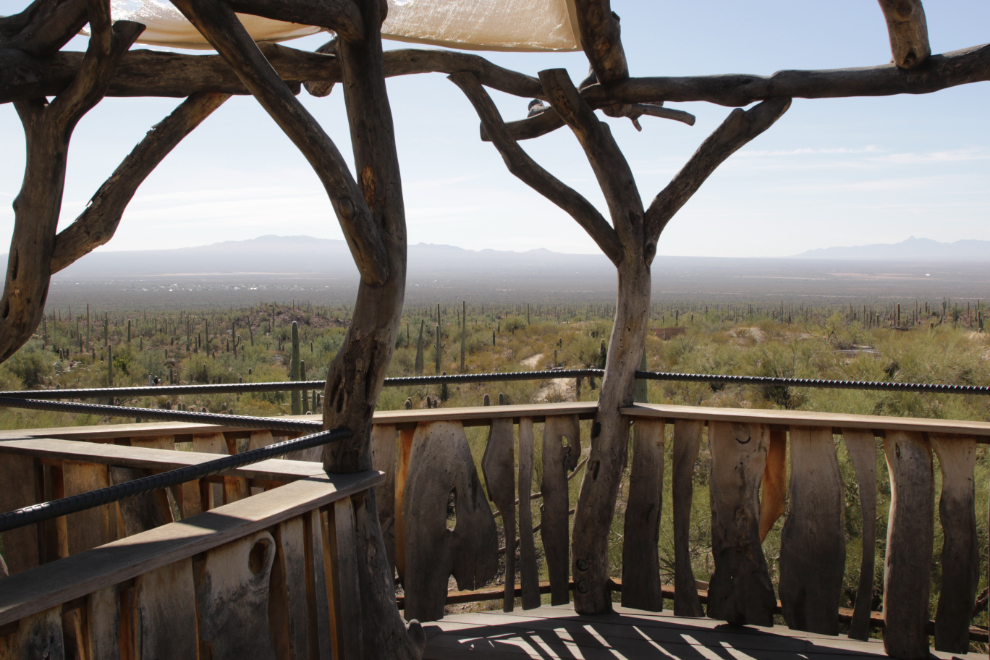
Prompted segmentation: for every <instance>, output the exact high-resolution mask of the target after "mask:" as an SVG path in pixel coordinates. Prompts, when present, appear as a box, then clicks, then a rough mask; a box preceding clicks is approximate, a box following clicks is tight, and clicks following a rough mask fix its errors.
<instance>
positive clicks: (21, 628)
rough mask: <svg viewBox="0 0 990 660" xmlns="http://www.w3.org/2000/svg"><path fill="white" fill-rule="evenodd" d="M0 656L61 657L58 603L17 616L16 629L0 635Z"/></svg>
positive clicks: (12, 658) (58, 659)
mask: <svg viewBox="0 0 990 660" xmlns="http://www.w3.org/2000/svg"><path fill="white" fill-rule="evenodd" d="M0 658H4V660H6V659H7V658H10V660H15V659H16V660H22V659H23V660H29V659H30V660H33V659H34V658H46V659H50V660H63V658H65V651H64V646H63V641H62V606H61V605H59V606H57V607H53V608H51V609H48V610H44V611H42V612H38V613H37V614H32V615H30V616H27V617H24V618H23V619H21V620H20V623H19V625H18V627H17V632H15V633H13V634H10V635H5V636H3V637H0Z"/></svg>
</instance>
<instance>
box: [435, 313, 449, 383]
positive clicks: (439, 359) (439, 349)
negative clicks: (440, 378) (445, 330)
mask: <svg viewBox="0 0 990 660" xmlns="http://www.w3.org/2000/svg"><path fill="white" fill-rule="evenodd" d="M436 333H437V339H436V346H435V347H436V369H437V373H438V374H439V373H440V365H442V364H443V347H444V346H446V344H444V343H443V339H442V337H441V336H440V335H441V330H440V325H439V324H437V327H436Z"/></svg>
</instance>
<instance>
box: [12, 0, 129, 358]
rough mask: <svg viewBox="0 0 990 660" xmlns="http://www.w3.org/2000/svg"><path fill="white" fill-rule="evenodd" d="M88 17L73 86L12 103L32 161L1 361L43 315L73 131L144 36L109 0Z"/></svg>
mask: <svg viewBox="0 0 990 660" xmlns="http://www.w3.org/2000/svg"><path fill="white" fill-rule="evenodd" d="M87 12H88V15H89V19H90V25H91V27H92V31H93V36H92V37H91V38H90V40H89V46H88V48H87V50H86V55H85V57H84V58H83V61H82V64H81V66H80V67H79V70H78V73H77V74H76V76H75V79H74V80H72V82H71V83H70V84H69V85H68V86H67V87H66V88H65V89H64V91H63V92H62V93H61V94H59V95H58V96H57V97H55V99H54V100H53V101H52V102H51V103H47V102H46V101H45V99H44V98H39V99H32V100H26V101H20V102H18V103H17V104H15V107H16V108H17V113H18V115H19V116H20V118H21V123H22V124H23V125H24V137H25V143H26V147H27V158H26V163H25V167H24V181H23V184H22V185H21V190H20V192H19V193H18V195H17V197H16V199H15V200H14V233H13V236H12V238H11V242H10V252H9V257H8V262H7V277H6V281H5V283H4V291H3V297H2V299H0V362H2V361H3V360H6V359H7V358H8V357H10V356H11V355H12V354H13V353H14V352H15V351H16V350H17V349H18V348H20V347H21V346H23V345H24V343H25V342H26V341H27V340H28V339H29V338H30V337H31V335H32V333H33V332H34V329H35V328H36V327H37V325H38V323H39V321H40V320H41V316H42V314H43V313H44V306H45V299H46V298H47V296H48V285H49V282H50V278H51V256H52V250H53V248H54V244H55V231H56V228H57V226H58V218H59V212H60V208H61V205H62V194H63V191H64V187H65V166H66V160H67V158H68V150H69V139H70V138H71V136H72V131H73V129H74V128H75V125H76V123H78V121H79V119H80V118H82V116H83V115H84V114H86V112H88V111H89V110H90V109H91V108H92V107H93V106H94V105H96V104H97V103H98V102H99V101H100V99H101V98H103V95H104V93H105V92H106V89H107V87H108V85H109V84H110V78H111V76H112V75H113V72H114V69H115V68H116V66H117V64H118V63H119V62H120V59H121V58H122V57H123V55H124V53H125V52H126V51H127V49H128V48H130V46H131V44H132V43H134V40H135V39H136V38H137V37H138V35H139V34H141V32H142V31H143V30H144V26H143V25H140V24H138V23H131V22H127V21H118V22H117V23H115V24H113V25H112V26H111V24H110V7H109V3H108V2H107V1H106V0H89V5H88V9H87Z"/></svg>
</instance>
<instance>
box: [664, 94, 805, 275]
mask: <svg viewBox="0 0 990 660" xmlns="http://www.w3.org/2000/svg"><path fill="white" fill-rule="evenodd" d="M789 107H791V100H790V99H788V98H781V99H772V100H769V101H764V102H762V103H760V104H759V105H757V106H756V107H755V108H752V109H750V110H745V111H744V110H741V109H739V108H736V109H735V110H733V111H732V112H731V113H730V114H729V116H728V117H727V118H726V120H725V121H724V122H722V125H721V126H719V127H718V128H717V129H715V132H714V133H712V134H711V135H709V136H708V139H707V140H705V141H704V142H702V143H701V146H700V147H698V150H697V151H696V152H694V155H693V156H691V160H689V161H688V162H687V164H686V165H685V166H684V167H683V168H681V171H680V172H678V173H677V174H676V175H675V176H674V178H673V180H672V181H671V182H670V183H669V184H667V187H666V188H664V189H663V190H662V191H661V192H660V194H659V195H657V196H656V197H655V198H654V199H653V202H652V203H651V204H650V208H649V209H647V211H646V227H647V229H646V235H647V238H646V240H647V241H648V252H649V253H650V260H651V261H652V259H653V255H654V254H656V244H657V240H658V239H659V238H660V234H661V232H663V230H664V227H666V226H667V223H668V222H670V219H671V218H673V217H674V215H675V214H676V213H677V212H678V211H679V210H680V209H681V207H682V206H684V204H686V203H687V201H688V200H689V199H691V196H692V195H694V193H696V192H697V191H698V188H700V187H701V184H703V183H704V182H705V181H706V180H707V179H708V177H709V176H711V174H712V172H714V171H715V168H717V167H718V166H719V165H721V164H722V163H723V162H725V160H726V159H727V158H728V157H729V156H731V155H732V154H734V153H735V152H736V151H738V150H739V148H740V147H742V146H743V145H744V144H746V143H747V142H749V141H750V140H752V139H753V138H755V137H756V136H758V135H760V134H761V133H763V131H765V130H767V129H768V128H770V127H771V126H773V125H774V123H775V122H776V121H777V120H778V119H780V117H781V116H782V115H783V114H784V113H785V112H787V109H788V108H789Z"/></svg>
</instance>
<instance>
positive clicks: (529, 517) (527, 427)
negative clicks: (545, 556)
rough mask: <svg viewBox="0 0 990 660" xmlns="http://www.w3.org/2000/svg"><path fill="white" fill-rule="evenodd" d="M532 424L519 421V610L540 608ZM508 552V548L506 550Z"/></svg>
mask: <svg viewBox="0 0 990 660" xmlns="http://www.w3.org/2000/svg"><path fill="white" fill-rule="evenodd" d="M532 493H533V420H532V419H530V418H529V417H523V418H522V419H520V420H519V581H520V587H521V589H522V607H523V609H524V610H531V609H534V608H537V607H539V606H540V604H541V603H540V572H539V566H537V563H536V542H535V540H534V538H533V504H532V499H531V497H530V496H531V495H532ZM506 548H508V546H506Z"/></svg>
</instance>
